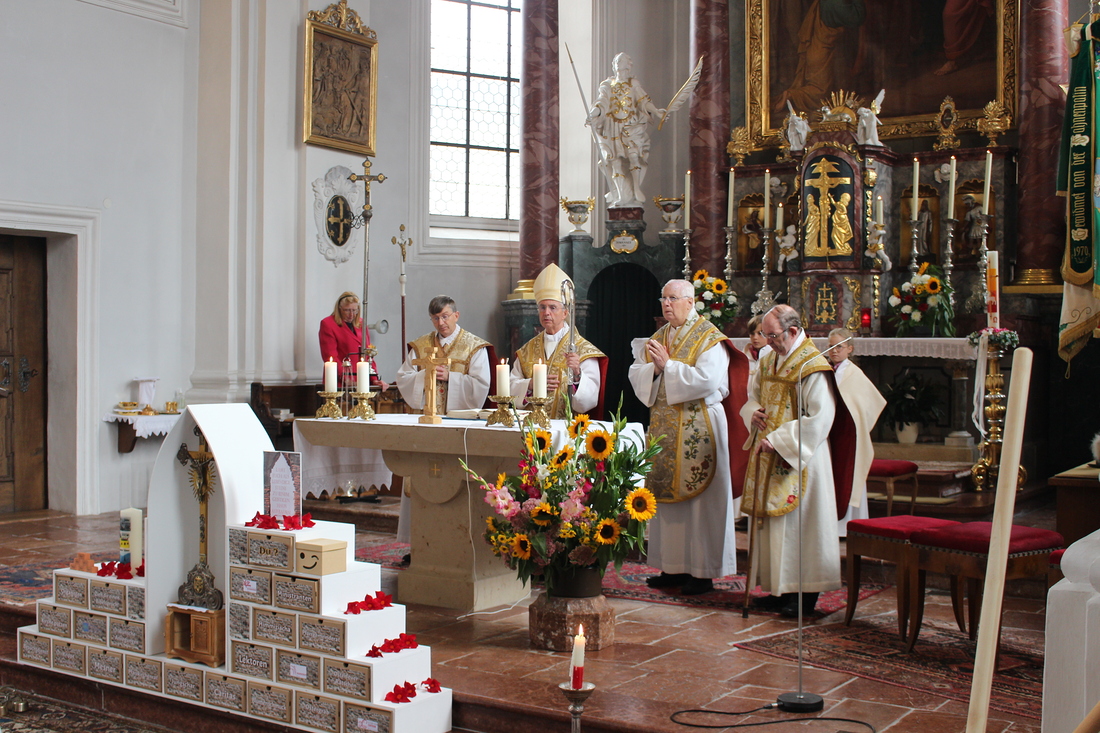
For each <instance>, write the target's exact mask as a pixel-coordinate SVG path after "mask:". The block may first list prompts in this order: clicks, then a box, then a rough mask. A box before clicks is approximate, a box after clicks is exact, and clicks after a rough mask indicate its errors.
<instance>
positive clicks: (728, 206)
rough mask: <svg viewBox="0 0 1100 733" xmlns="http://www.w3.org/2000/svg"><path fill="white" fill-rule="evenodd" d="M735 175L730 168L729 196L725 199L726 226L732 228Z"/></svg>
mask: <svg viewBox="0 0 1100 733" xmlns="http://www.w3.org/2000/svg"><path fill="white" fill-rule="evenodd" d="M736 178H737V174H736V173H734V169H733V168H730V185H729V195H728V196H727V198H726V226H728V227H732V226H733V182H734V181H735V180H736Z"/></svg>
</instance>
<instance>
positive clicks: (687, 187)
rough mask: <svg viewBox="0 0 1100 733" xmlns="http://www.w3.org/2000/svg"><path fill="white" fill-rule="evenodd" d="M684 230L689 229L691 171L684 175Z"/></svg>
mask: <svg viewBox="0 0 1100 733" xmlns="http://www.w3.org/2000/svg"><path fill="white" fill-rule="evenodd" d="M684 229H691V171H688V172H687V173H685V174H684Z"/></svg>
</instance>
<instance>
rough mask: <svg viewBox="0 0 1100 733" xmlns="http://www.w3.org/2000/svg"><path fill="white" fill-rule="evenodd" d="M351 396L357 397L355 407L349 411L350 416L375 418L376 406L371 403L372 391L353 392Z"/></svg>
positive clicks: (365, 418)
mask: <svg viewBox="0 0 1100 733" xmlns="http://www.w3.org/2000/svg"><path fill="white" fill-rule="evenodd" d="M351 396H352V397H354V398H355V407H353V408H351V410H350V411H348V417H349V418H351V419H355V418H359V419H361V420H373V419H374V408H373V407H371V404H370V396H371V393H370V392H369V391H368V392H352V393H351Z"/></svg>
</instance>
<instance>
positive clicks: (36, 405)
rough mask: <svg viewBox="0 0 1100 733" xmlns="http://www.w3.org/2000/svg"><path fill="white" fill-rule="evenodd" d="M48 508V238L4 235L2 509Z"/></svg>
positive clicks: (0, 269)
mask: <svg viewBox="0 0 1100 733" xmlns="http://www.w3.org/2000/svg"><path fill="white" fill-rule="evenodd" d="M45 508H46V240H44V239H39V238H34V237H12V236H3V235H0V512H18V511H30V510H34V509H45Z"/></svg>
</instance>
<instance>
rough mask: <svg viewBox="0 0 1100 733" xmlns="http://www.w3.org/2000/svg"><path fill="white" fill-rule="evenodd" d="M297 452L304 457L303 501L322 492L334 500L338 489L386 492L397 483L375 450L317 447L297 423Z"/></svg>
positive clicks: (379, 452) (380, 452) (295, 424)
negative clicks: (365, 489)
mask: <svg viewBox="0 0 1100 733" xmlns="http://www.w3.org/2000/svg"><path fill="white" fill-rule="evenodd" d="M294 450H295V451H297V452H299V453H301V454H302V497H303V498H305V497H307V496H309V495H310V494H312V495H313V496H314V498H318V499H319V498H321V492H322V491H327V492H328V493H329V495H330V496H331V495H332V494H333V492H334V490H335V489H336V488H337V487H340V488H343V489H347V487H348V484H349V483H350V484H351V486H352V488H355V489H357V488H359V487H360V486H363V487H365V488H368V489H369V488H371V487H372V486H376V487H378V488H382V486H383V485H387V486H388V485H389V484H390V482H391V481H392V480H393V474H392V473H391V472H390V470H389V469H388V468H387V467H386V462H385V461H383V460H382V451H380V450H377V449H375V448H330V447H328V446H323V445H313V444H312V443H310V442H309V441H308V440H306V438H305V437H304V436H303V435H302V434H301V433H300V432H299V430H298V423H297V421H295V423H294Z"/></svg>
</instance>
